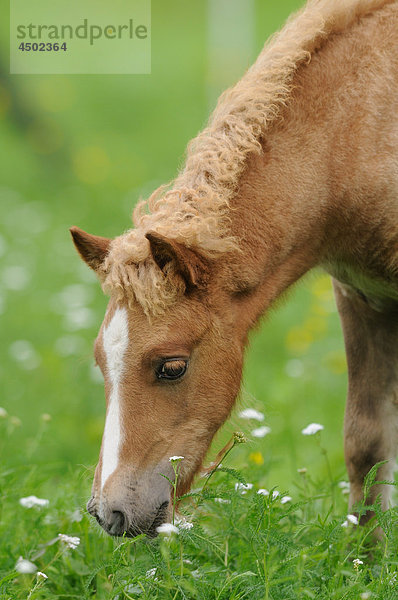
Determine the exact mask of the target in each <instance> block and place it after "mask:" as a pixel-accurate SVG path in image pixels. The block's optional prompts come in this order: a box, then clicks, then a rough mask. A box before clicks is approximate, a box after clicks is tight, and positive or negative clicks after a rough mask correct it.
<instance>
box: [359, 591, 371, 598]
mask: <svg viewBox="0 0 398 600" xmlns="http://www.w3.org/2000/svg"><path fill="white" fill-rule="evenodd" d="M371 595H372V592H362V594H361V595H360V596H359V597H360V598H361V600H369V598H370V596H371Z"/></svg>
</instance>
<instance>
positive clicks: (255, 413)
mask: <svg viewBox="0 0 398 600" xmlns="http://www.w3.org/2000/svg"><path fill="white" fill-rule="evenodd" d="M238 417H240V418H241V419H253V420H255V421H264V415H263V413H262V412H260V411H259V410H256V409H255V408H245V410H242V411H241V412H240V413H239V415H238Z"/></svg>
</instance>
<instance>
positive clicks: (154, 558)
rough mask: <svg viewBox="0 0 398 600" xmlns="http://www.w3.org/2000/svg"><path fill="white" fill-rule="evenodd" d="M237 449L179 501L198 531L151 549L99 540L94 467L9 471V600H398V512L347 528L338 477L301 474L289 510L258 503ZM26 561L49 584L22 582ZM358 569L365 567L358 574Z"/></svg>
mask: <svg viewBox="0 0 398 600" xmlns="http://www.w3.org/2000/svg"><path fill="white" fill-rule="evenodd" d="M2 427H3V431H4V432H5V431H6V429H7V428H11V429H12V424H10V421H9V419H8V418H6V419H3V422H2ZM9 435H12V432H11V431H9ZM322 435H324V432H322ZM6 437H8V435H6ZM324 437H325V438H326V436H324ZM309 443H310V444H311V446H312V449H313V452H316V453H318V454H319V453H321V454H322V448H323V446H322V445H323V443H324V440H323V439H322V440H321V434H317V435H315V436H314V437H313V438H312V439H311V440H309ZM244 446H245V444H243V445H239V447H238V449H239V450H241V449H242V447H244ZM234 450H235V448H234V449H233V451H232V453H230V454H229V457H228V459H227V460H226V461H223V466H222V467H221V468H218V469H217V470H216V471H215V472H214V473H213V475H212V477H211V479H210V480H209V482H208V485H206V486H205V485H204V481H203V480H202V481H201V482H200V485H199V487H198V489H197V490H195V491H193V492H192V493H190V494H187V496H186V497H185V498H184V499H183V500H182V503H181V512H182V514H183V515H185V517H186V519H187V520H188V522H190V523H192V524H193V526H192V528H190V529H183V528H181V527H180V530H179V533H178V534H172V535H171V536H170V537H169V536H165V535H161V536H160V538H158V539H156V540H152V541H151V540H147V539H146V538H145V536H138V537H137V538H134V539H118V540H114V539H111V538H108V537H105V536H104V535H103V534H101V533H100V532H99V530H98V527H97V526H96V525H95V524H93V522H92V519H90V518H89V517H88V515H87V514H86V513H85V512H84V508H83V506H82V492H83V491H87V492H88V483H89V481H88V479H89V474H88V473H87V470H86V469H81V468H80V469H78V468H75V469H73V471H72V470H66V471H65V472H64V473H62V475H61V473H60V472H59V468H58V467H57V468H54V466H46V467H40V468H38V467H37V466H35V467H32V466H31V467H28V468H22V467H20V468H18V469H9V470H7V471H6V470H5V471H3V472H2V474H1V479H0V485H1V493H2V497H3V503H2V514H1V524H2V526H1V539H2V545H1V551H0V564H1V570H0V593H1V594H2V595H1V597H2V598H18V599H19V598H20V599H22V598H29V599H32V600H33V599H35V598H37V599H38V598H40V599H41V598H43V599H44V598H87V599H88V598H98V599H102V598H104V599H106V598H142V599H144V598H145V599H148V600H149V599H153V598H159V599H176V600H177V598H179V599H182V598H189V599H190V598H200V599H202V598H203V599H210V598H211V599H220V600H221V599H238V598H239V599H243V598H250V599H257V598H258V599H260V598H269V599H271V598H272V599H275V600H276V599H286V600H287V599H296V598H297V599H301V598H322V599H325V600H326V599H343V598H344V599H346V598H347V599H354V598H355V599H357V598H375V599H376V598H378V599H380V600H393V599H395V598H396V597H397V544H398V538H397V528H396V527H394V524H395V525H396V520H397V510H396V509H391V510H389V511H387V512H386V513H382V512H381V511H380V509H379V507H378V506H377V505H376V506H375V510H376V513H377V519H374V520H373V521H372V522H371V523H370V524H369V525H368V526H367V527H357V526H355V525H350V526H349V527H342V523H343V522H344V521H345V519H346V512H347V507H346V497H345V496H344V495H343V493H342V490H341V488H340V487H339V486H338V480H336V479H335V478H334V477H333V476H332V477H331V478H330V479H328V478H324V477H317V476H316V475H314V474H313V473H311V471H308V470H307V471H304V472H303V470H301V472H300V473H296V476H295V477H294V478H293V480H292V481H291V486H290V494H291V499H290V501H288V502H284V501H283V498H284V497H285V496H286V493H285V490H283V489H282V488H279V489H278V490H277V489H276V488H274V489H270V490H269V495H262V494H258V493H257V491H258V489H259V484H258V482H257V481H256V479H255V477H256V470H255V469H250V468H247V469H245V470H242V471H241V472H238V471H236V470H235V469H233V468H231V467H233V466H234V459H235V456H234ZM29 451H30V452H31V449H30V450H29ZM323 456H324V458H326V459H327V455H325V454H323ZM242 482H243V483H244V484H247V483H249V482H250V483H253V487H252V489H250V490H248V491H247V492H245V493H242V490H240V489H236V488H235V484H236V483H238V484H239V483H242ZM371 483H372V481H371V480H370V481H369V485H370V484H371ZM32 490H34V491H35V492H36V493H38V494H41V495H42V496H43V497H45V498H48V499H49V500H50V503H49V506H48V507H45V508H24V507H22V506H20V505H19V503H18V499H19V498H20V497H23V496H25V495H26V494H29V493H30V492H32ZM220 500H221V501H220ZM378 524H379V525H380V526H381V527H382V528H383V530H384V532H385V534H386V538H385V541H384V542H383V543H379V544H378V545H375V544H374V542H373V540H372V535H371V534H372V530H373V529H374V528H375V527H376V526H377V525H378ZM59 533H64V534H67V535H69V536H78V537H79V538H80V544H79V546H78V547H77V548H75V549H68V548H67V547H66V546H65V545H64V544H63V543H62V542H61V541H59V540H58V534H59ZM19 556H23V557H24V558H27V559H29V560H30V561H32V562H33V563H34V565H35V567H36V569H38V570H39V571H41V572H44V573H45V574H46V575H47V577H48V579H46V580H44V579H43V578H40V577H39V578H38V577H37V576H36V575H35V574H19V573H17V572H16V571H15V570H14V567H15V561H16V559H17V558H18V557H19ZM355 559H359V560H361V561H362V563H361V564H360V565H355V562H354V561H355Z"/></svg>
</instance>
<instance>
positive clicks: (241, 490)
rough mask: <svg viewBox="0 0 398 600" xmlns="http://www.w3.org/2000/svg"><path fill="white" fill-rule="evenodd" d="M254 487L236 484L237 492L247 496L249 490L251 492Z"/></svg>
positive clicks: (249, 484) (250, 484)
mask: <svg viewBox="0 0 398 600" xmlns="http://www.w3.org/2000/svg"><path fill="white" fill-rule="evenodd" d="M252 487H253V484H252V483H235V491H236V492H238V491H240V492H241V493H242V494H246V492H247V490H251V489H252Z"/></svg>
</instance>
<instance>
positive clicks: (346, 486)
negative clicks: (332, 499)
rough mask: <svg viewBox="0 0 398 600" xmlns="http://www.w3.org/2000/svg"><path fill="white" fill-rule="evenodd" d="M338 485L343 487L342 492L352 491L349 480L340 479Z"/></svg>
mask: <svg viewBox="0 0 398 600" xmlns="http://www.w3.org/2000/svg"><path fill="white" fill-rule="evenodd" d="M338 486H339V488H340V489H341V493H342V494H349V493H350V484H349V483H348V481H340V482H339V484H338Z"/></svg>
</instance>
